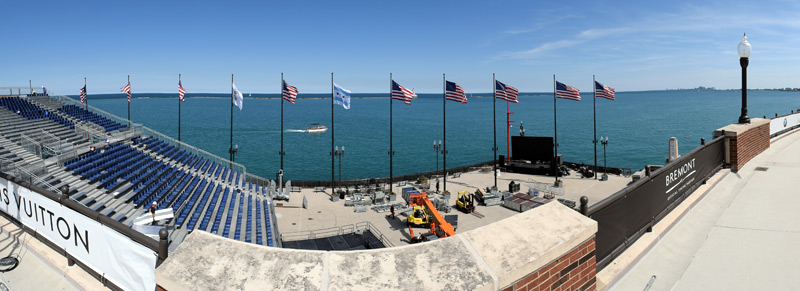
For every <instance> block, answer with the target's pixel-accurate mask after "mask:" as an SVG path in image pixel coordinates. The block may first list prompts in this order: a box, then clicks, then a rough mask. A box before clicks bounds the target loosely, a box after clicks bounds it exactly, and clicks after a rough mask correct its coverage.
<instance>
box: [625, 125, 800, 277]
mask: <svg viewBox="0 0 800 291" xmlns="http://www.w3.org/2000/svg"><path fill="white" fill-rule="evenodd" d="M798 174H800V132H798V131H795V132H793V133H789V134H785V135H784V136H782V137H779V138H776V139H773V140H772V144H771V146H770V148H769V149H768V150H767V151H765V152H764V153H762V154H761V155H759V156H757V157H756V158H754V159H753V160H751V161H750V162H748V163H747V164H746V165H745V166H744V168H742V169H741V170H740V171H739V172H738V173H731V174H728V175H727V176H725V177H724V178H722V180H721V181H720V182H719V183H718V184H717V185H716V186H715V187H714V188H713V189H711V190H710V191H709V192H708V193H707V194H706V195H705V196H704V197H702V198H701V200H700V201H698V203H697V204H696V206H695V207H694V208H693V209H691V210H689V212H688V213H686V215H685V216H684V217H683V218H682V219H680V220H679V221H677V222H676V224H675V225H674V227H673V228H672V229H671V230H669V231H668V232H666V233H665V234H664V236H663V237H662V238H661V240H660V241H659V242H658V243H656V244H655V245H654V246H653V248H652V249H650V251H649V252H647V253H645V254H644V255H643V257H642V259H641V260H639V262H638V263H636V264H635V265H634V266H632V268H631V269H630V270H629V271H628V272H627V273H626V274H624V275H623V276H622V278H621V279H620V280H619V282H617V283H616V284H614V285H612V286H611V288H610V289H611V290H643V289H644V288H645V286H646V285H647V283H648V281H650V279H651V277H652V276H656V279H655V281H654V283H653V285H652V287H651V288H650V290H800V280H798V275H800V260H798V259H799V258H800V248H798V246H800V208H799V207H800V195H798V194H799V192H800V190H798V189H800V178H798V177H799V175H798Z"/></svg>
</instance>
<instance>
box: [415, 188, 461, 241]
mask: <svg viewBox="0 0 800 291" xmlns="http://www.w3.org/2000/svg"><path fill="white" fill-rule="evenodd" d="M408 206H411V207H412V209H413V210H412V212H411V215H409V218H408V221H409V227H408V230H409V233H410V234H411V237H414V230H412V229H411V224H419V223H417V222H413V220H414V217H415V216H416V215H415V214H416V213H417V210H422V212H424V213H422V214H423V215H424V216H426V218H429V219H430V220H429V221H428V219H423V220H422V222H423V224H427V222H430V228H431V232H432V233H434V234H436V236H437V237H439V238H445V237H450V236H454V235H456V231H455V229H453V225H452V224H450V223H449V222H447V221H446V220H444V217H442V215H441V214H440V213H439V211H437V210H436V207H434V206H433V203H431V200H429V199H428V193H425V192H422V193H412V194H410V195H409V196H408ZM417 221H420V220H419V219H418V218H417Z"/></svg>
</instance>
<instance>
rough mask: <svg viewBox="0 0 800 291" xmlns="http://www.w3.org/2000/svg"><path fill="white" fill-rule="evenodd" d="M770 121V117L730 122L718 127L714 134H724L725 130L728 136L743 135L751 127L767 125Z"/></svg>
mask: <svg viewBox="0 0 800 291" xmlns="http://www.w3.org/2000/svg"><path fill="white" fill-rule="evenodd" d="M769 122H770V120H769V119H763V118H753V119H750V123H744V124H742V123H733V124H728V125H726V126H725V127H723V128H720V129H717V130H716V131H714V136H720V135H722V133H723V131H724V134H725V136H727V137H734V136H738V135H741V134H743V133H745V132H747V131H748V130H751V129H754V128H758V127H759V126H762V125H765V124H767V125H768V124H769Z"/></svg>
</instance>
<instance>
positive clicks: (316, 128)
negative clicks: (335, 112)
mask: <svg viewBox="0 0 800 291" xmlns="http://www.w3.org/2000/svg"><path fill="white" fill-rule="evenodd" d="M326 131H328V127H327V126H324V125H321V124H319V123H312V124H311V126H310V127H309V128H306V132H308V133H323V132H326Z"/></svg>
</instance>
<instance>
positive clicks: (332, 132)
mask: <svg viewBox="0 0 800 291" xmlns="http://www.w3.org/2000/svg"><path fill="white" fill-rule="evenodd" d="M333 91H334V88H333V72H331V195H333V194H334V193H333V185H334V184H333V183H334V172H333V171H334V168H333V167H334V162H333V160H334V158H335V157H336V156H335V155H334V154H335V152H334V150H333V143H334V136H335V135H334V133H335V132H336V128H335V123H333Z"/></svg>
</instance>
